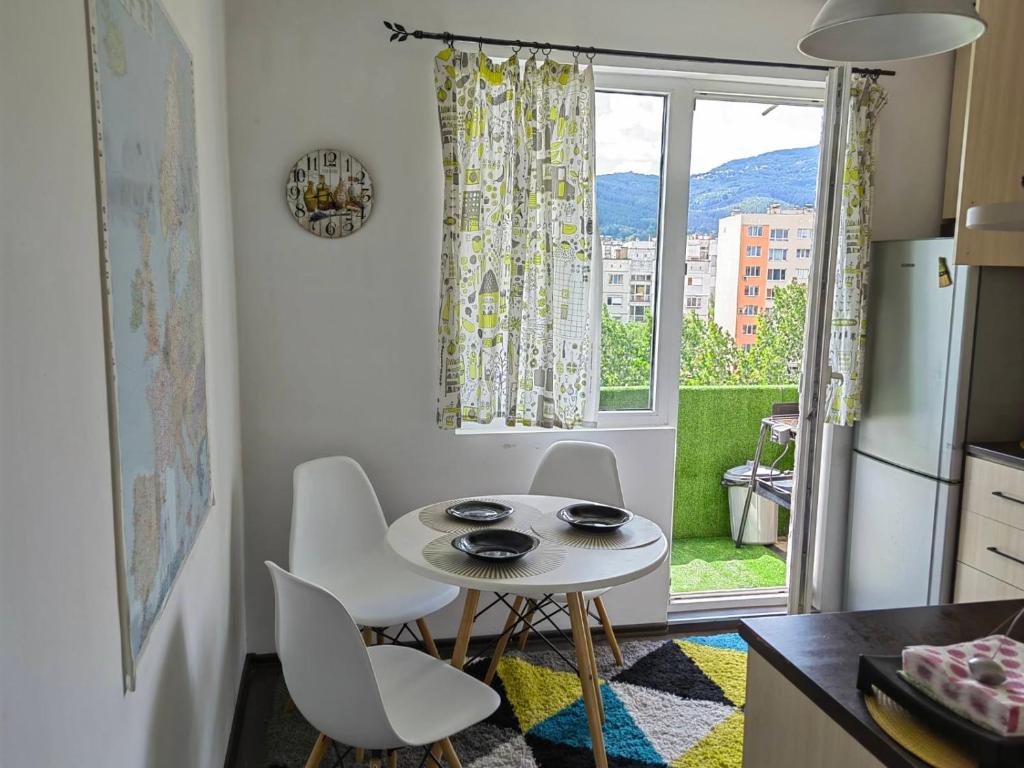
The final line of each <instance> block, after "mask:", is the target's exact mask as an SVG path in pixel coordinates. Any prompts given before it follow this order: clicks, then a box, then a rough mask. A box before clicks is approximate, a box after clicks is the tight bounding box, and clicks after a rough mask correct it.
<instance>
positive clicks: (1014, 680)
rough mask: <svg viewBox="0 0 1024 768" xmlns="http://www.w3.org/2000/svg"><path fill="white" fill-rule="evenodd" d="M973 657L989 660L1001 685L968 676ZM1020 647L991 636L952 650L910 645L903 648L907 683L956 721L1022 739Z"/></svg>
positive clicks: (1023, 657) (1023, 652)
mask: <svg viewBox="0 0 1024 768" xmlns="http://www.w3.org/2000/svg"><path fill="white" fill-rule="evenodd" d="M973 656H984V657H988V658H990V659H993V660H995V661H997V662H999V664H1000V665H1001V666H1002V668H1003V673H1004V674H1005V675H1006V681H1005V682H1003V683H1002V684H1001V685H996V686H992V685H985V684H984V683H981V682H979V681H977V680H974V679H973V678H972V677H971V674H970V672H969V671H968V668H967V661H968V659H970V658H971V657H973ZM1022 665H1024V643H1019V642H1017V641H1016V640H1013V639H1011V638H1009V637H1007V636H1006V635H992V636H991V637H983V638H980V639H978V640H971V641H969V642H966V643H958V644H957V645H945V646H937V645H911V646H908V647H907V648H904V649H903V671H902V673H901V674H902V676H903V678H904V679H905V680H907V682H909V683H911V684H912V685H914V686H915V687H916V688H918V689H920V690H921V691H923V692H924V693H926V694H927V695H928V696H930V697H931V698H933V699H935V700H936V701H938V702H939V703H940V704H942V705H944V706H946V707H948V708H949V709H951V710H952V711H954V712H956V713H957V714H958V715H961V716H962V717H966V718H967V719H968V720H972V721H973V722H975V723H977V724H978V725H980V726H982V727H984V728H988V729H989V730H991V731H995V732H996V733H998V734H1000V735H1002V736H1021V735H1024V712H1022V709H1024V668H1022Z"/></svg>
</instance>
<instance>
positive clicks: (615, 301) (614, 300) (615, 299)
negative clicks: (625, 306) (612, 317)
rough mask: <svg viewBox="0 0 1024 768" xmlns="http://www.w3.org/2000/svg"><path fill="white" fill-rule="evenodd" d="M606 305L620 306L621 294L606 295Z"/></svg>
mask: <svg viewBox="0 0 1024 768" xmlns="http://www.w3.org/2000/svg"><path fill="white" fill-rule="evenodd" d="M608 306H609V307H621V306H622V297H621V296H609V297H608Z"/></svg>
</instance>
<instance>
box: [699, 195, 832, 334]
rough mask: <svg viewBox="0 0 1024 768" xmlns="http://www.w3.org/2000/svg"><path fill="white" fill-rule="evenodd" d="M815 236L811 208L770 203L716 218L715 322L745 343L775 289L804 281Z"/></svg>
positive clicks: (769, 305) (808, 273) (770, 305)
mask: <svg viewBox="0 0 1024 768" xmlns="http://www.w3.org/2000/svg"><path fill="white" fill-rule="evenodd" d="M813 240H814V210H813V209H811V208H800V209H785V208H782V207H781V206H778V205H773V206H769V208H768V211H767V212H765V213H739V212H735V213H733V214H732V215H731V216H728V217H726V218H724V219H721V220H720V221H719V222H718V259H717V262H718V263H717V282H718V285H719V290H718V291H717V294H716V298H715V322H717V323H718V324H719V325H720V326H722V327H723V328H725V329H726V330H727V331H729V332H730V333H732V334H733V335H734V337H735V339H736V343H737V344H739V345H740V346H741V347H743V348H745V349H746V348H749V347H750V346H751V345H752V344H753V343H754V342H755V341H756V340H757V326H758V323H759V322H760V317H761V315H763V314H764V313H765V311H767V310H769V309H771V307H772V296H773V295H774V293H775V289H776V288H778V287H779V286H782V285H786V284H788V283H802V284H806V283H807V279H808V277H809V275H810V267H811V247H812V244H813Z"/></svg>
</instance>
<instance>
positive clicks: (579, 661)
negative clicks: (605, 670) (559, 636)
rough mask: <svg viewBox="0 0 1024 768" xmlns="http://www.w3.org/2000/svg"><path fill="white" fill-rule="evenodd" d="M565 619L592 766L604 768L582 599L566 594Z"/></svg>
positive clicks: (597, 704) (587, 630) (605, 755)
mask: <svg viewBox="0 0 1024 768" xmlns="http://www.w3.org/2000/svg"><path fill="white" fill-rule="evenodd" d="M566 598H567V602H568V605H569V618H570V619H571V620H572V640H573V645H575V646H576V665H577V666H578V667H579V671H580V685H581V686H582V688H583V705H584V707H585V708H586V710H587V724H588V725H589V726H590V741H591V744H592V745H593V748H594V765H595V766H597V768H608V755H607V754H606V753H605V749H604V732H603V731H602V729H601V710H600V708H599V707H600V704H599V703H598V701H597V697H598V696H600V692H599V691H598V690H597V685H596V681H597V672H596V670H595V669H594V668H593V666H592V663H591V655H590V648H589V646H588V644H587V636H588V634H589V627H588V623H587V616H586V613H585V610H586V609H585V608H584V605H583V595H582V594H580V593H579V592H570V593H569V594H568V595H566Z"/></svg>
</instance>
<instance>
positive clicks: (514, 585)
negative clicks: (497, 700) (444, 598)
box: [387, 494, 668, 768]
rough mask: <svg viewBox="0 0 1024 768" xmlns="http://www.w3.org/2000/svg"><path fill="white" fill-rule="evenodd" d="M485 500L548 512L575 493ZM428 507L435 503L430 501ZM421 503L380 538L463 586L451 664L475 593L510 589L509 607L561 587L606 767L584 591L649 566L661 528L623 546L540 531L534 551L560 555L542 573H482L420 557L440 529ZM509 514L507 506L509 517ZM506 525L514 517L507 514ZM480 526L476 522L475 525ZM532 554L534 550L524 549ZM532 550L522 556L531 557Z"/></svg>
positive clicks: (599, 759) (663, 552)
mask: <svg viewBox="0 0 1024 768" xmlns="http://www.w3.org/2000/svg"><path fill="white" fill-rule="evenodd" d="M487 498H488V499H491V500H496V501H504V502H506V503H507V504H509V505H510V506H511V507H513V509H515V508H516V506H517V505H521V507H522V508H523V510H527V509H530V508H532V509H533V510H536V511H537V512H539V513H540V514H541V515H554V514H555V513H556V512H558V510H560V509H562V508H563V507H565V506H568V505H570V504H575V503H579V502H580V501H581V500H580V499H570V498H562V497H558V496H534V495H527V494H518V495H501V496H493V495H489V496H487ZM429 506H430V507H436V506H438V505H436V504H431V505H429ZM425 509H427V508H426V507H422V508H420V509H415V510H413V511H412V512H409V513H407V514H405V515H403V516H402V517H401V518H399V519H398V520H396V521H395V522H394V523H392V524H391V526H390V527H389V528H388V535H387V540H388V544H390V545H391V548H392V549H393V550H394V551H395V552H396V553H397V554H398V556H399V557H401V558H402V560H403V561H404V562H405V563H406V564H407V565H408V566H409V567H410V568H411V569H412V570H413V571H415V572H416V573H419V574H421V575H423V576H426V577H427V578H429V579H433V580H434V581H440V582H442V583H445V584H454V585H455V586H458V587H464V588H465V590H466V595H465V602H464V604H463V609H462V621H461V622H460V624H459V632H458V635H457V636H456V639H455V648H454V650H453V652H452V660H451V663H452V665H453V666H455V667H457V668H459V669H461V668H462V666H463V665H464V664H465V662H466V653H467V650H468V648H469V641H470V637H471V636H472V631H473V623H474V620H475V616H476V612H477V606H478V604H479V601H480V592H481V591H487V592H496V593H498V594H505V595H514V596H515V600H516V603H515V605H516V606H519V605H521V604H522V601H523V600H524V599H527V598H532V599H544V598H546V597H547V596H550V595H556V594H564V595H565V596H566V604H567V606H568V610H569V618H570V620H571V624H572V639H573V645H574V649H575V653H576V662H577V664H576V666H577V669H578V670H579V675H580V681H581V684H582V688H583V703H584V706H585V708H586V711H587V721H588V724H589V728H590V738H591V742H592V744H593V750H594V764H595V765H596V766H597V768H607V765H608V757H607V755H606V753H605V748H604V735H603V731H602V723H603V720H604V705H603V702H602V700H601V694H600V690H599V687H598V686H599V683H598V677H597V668H596V663H595V660H594V645H593V640H592V638H591V636H590V622H589V621H588V620H587V614H586V607H585V603H584V599H583V593H584V592H588V591H590V590H595V589H604V588H607V587H615V586H619V585H621V584H626V583H628V582H631V581H635V580H636V579H639V578H640V577H642V576H646V575H647V574H648V573H651V572H652V571H654V570H656V569H657V568H658V566H659V565H661V563H662V562H663V561H664V560H665V557H666V556H667V554H668V540H667V539H666V537H665V534H664V532H663V531H661V530H660V529H659V530H658V531H657V537H656V538H655V539H654V540H653V541H651V543H649V544H645V545H643V546H635V547H630V548H628V549H607V548H601V549H587V548H583V547H575V546H569V545H566V544H563V543H555V542H553V541H550V540H548V539H546V538H544V537H543V536H541V537H539V538H540V544H539V546H538V548H537V549H536V550H535V552H536V553H544V552H545V550H547V551H549V552H550V551H552V550H558V553H559V559H558V561H557V563H556V564H555V565H554V567H552V568H551V569H550V570H547V571H546V572H544V573H535V574H532V575H526V576H519V577H509V576H498V577H494V578H491V577H488V576H481V575H479V574H476V575H472V574H469V575H467V574H461V573H453V572H450V571H447V570H444V569H442V568H439V567H436V566H435V565H432V564H431V563H430V562H428V560H427V559H426V557H425V556H424V552H423V550H424V547H426V546H427V545H428V544H430V543H431V542H433V541H435V540H436V539H438V537H440V536H444V535H445V534H444V533H442V532H441V531H438V530H435V529H434V528H431V527H429V526H428V525H426V524H425V523H424V522H423V521H422V519H421V517H420V513H421V512H422V511H423V510H425ZM514 515H515V513H513V516H514ZM636 519H637V520H639V521H641V522H642V523H646V524H650V525H653V523H651V522H650V521H649V520H647V519H646V518H642V517H639V516H637V517H636ZM523 520H524V524H523V525H516V527H520V528H522V529H523V530H527V529H529V527H530V525H529V523H530V521H531V518H530V515H528V514H524V515H523ZM512 522H513V524H515V523H516V522H517V521H515V520H513V521H512ZM481 527H482V526H481ZM531 554H533V553H531ZM530 556H531V555H527V557H530ZM516 611H517V609H516V608H515V607H514V608H513V610H512V613H510V615H509V619H508V621H507V622H506V625H505V630H504V632H503V633H502V635H501V636H500V637H499V639H498V646H497V648H496V650H495V655H494V658H493V660H492V664H491V669H490V670H489V672H488V676H489V677H490V676H492V675H493V672H494V668H495V667H496V666H497V662H498V660H499V659H500V658H501V655H502V654H503V653H504V651H505V646H506V644H507V642H508V639H509V637H510V636H511V634H512V633H513V630H514V628H515V626H516V624H517V623H518V622H517V621H516V620H515V618H514V614H515V613H516Z"/></svg>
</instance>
